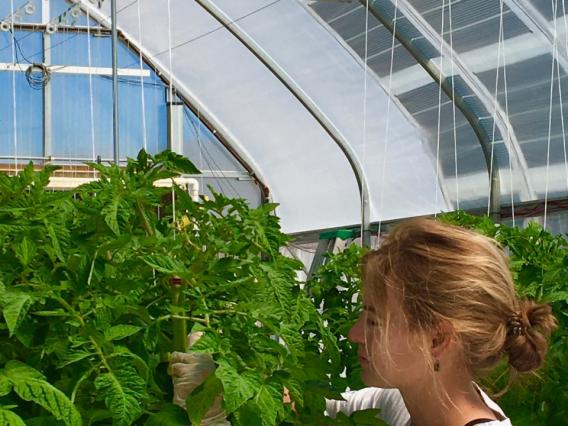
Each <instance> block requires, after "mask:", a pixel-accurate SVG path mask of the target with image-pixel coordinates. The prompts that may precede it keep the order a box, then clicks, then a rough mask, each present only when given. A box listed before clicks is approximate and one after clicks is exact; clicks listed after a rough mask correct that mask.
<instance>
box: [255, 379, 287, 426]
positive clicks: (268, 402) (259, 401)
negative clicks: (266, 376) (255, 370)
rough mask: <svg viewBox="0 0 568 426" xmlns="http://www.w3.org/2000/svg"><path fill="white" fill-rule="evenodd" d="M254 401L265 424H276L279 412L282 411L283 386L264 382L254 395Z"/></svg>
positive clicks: (269, 425) (265, 425)
mask: <svg viewBox="0 0 568 426" xmlns="http://www.w3.org/2000/svg"><path fill="white" fill-rule="evenodd" d="M254 401H255V402H256V405H257V406H258V408H259V411H260V416H261V418H262V425H263V426H272V425H275V424H276V419H277V418H278V412H280V411H282V409H283V407H284V406H283V404H282V388H279V387H278V386H276V385H274V384H273V383H263V384H262V386H260V388H259V389H258V393H257V394H256V396H255V397H254Z"/></svg>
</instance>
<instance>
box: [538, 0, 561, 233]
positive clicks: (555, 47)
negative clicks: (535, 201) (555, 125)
mask: <svg viewBox="0 0 568 426" xmlns="http://www.w3.org/2000/svg"><path fill="white" fill-rule="evenodd" d="M557 9H558V0H552V16H553V17H554V33H553V34H554V42H553V46H552V67H551V71H550V102H549V105H548V107H549V110H548V137H547V141H546V180H545V187H544V218H543V223H542V227H543V228H544V229H546V225H547V219H548V186H549V169H550V142H551V139H552V100H553V97H554V66H555V62H558V43H557V40H558V29H557V25H556V11H557ZM559 83H560V81H559Z"/></svg>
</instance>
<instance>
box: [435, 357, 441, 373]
mask: <svg viewBox="0 0 568 426" xmlns="http://www.w3.org/2000/svg"><path fill="white" fill-rule="evenodd" d="M434 371H436V372H438V371H440V361H439V360H437V359H436V360H435V361H434Z"/></svg>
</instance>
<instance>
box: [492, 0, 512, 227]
mask: <svg viewBox="0 0 568 426" xmlns="http://www.w3.org/2000/svg"><path fill="white" fill-rule="evenodd" d="M499 10H500V12H499V34H498V36H497V66H496V67H495V90H494V92H493V102H494V104H493V126H492V130H491V154H490V157H489V190H488V191H487V194H488V196H487V216H489V214H490V213H491V185H492V182H491V178H492V176H493V172H494V171H493V163H494V161H493V157H494V155H495V132H496V131H497V108H498V102H499V101H498V98H497V95H498V93H499V72H500V68H501V49H502V47H503V46H502V44H503V41H504V38H503V0H499ZM503 137H505V135H501V138H503ZM509 155H510V153H509Z"/></svg>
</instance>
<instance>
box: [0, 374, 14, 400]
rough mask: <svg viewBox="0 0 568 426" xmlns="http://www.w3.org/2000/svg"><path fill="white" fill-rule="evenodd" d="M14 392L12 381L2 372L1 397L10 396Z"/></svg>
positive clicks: (0, 377)
mask: <svg viewBox="0 0 568 426" xmlns="http://www.w3.org/2000/svg"><path fill="white" fill-rule="evenodd" d="M11 391H12V384H11V383H10V380H8V378H7V377H6V376H5V375H4V374H3V373H1V372H0V396H5V395H8V394H9V393H10V392H11Z"/></svg>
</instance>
